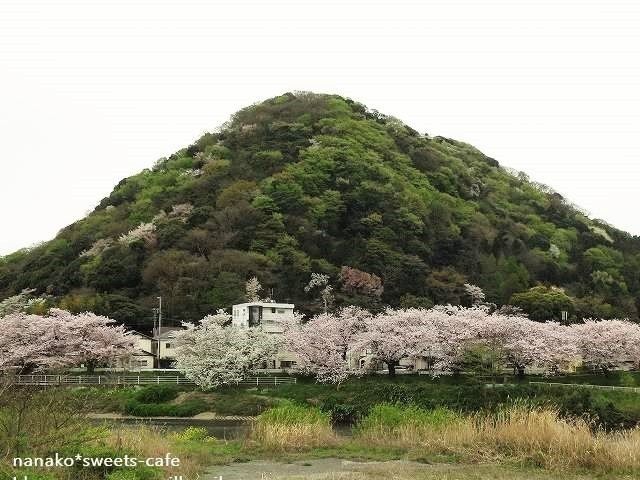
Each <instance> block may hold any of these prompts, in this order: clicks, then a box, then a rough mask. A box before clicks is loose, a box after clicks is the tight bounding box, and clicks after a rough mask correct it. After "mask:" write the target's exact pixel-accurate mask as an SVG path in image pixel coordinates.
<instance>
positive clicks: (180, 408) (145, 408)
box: [124, 399, 209, 417]
mask: <svg viewBox="0 0 640 480" xmlns="http://www.w3.org/2000/svg"><path fill="white" fill-rule="evenodd" d="M208 409H209V407H208V405H207V403H206V402H205V401H204V400H201V399H194V400H190V401H188V402H184V403H183V404H180V405H174V404H171V403H140V402H138V401H137V400H133V399H132V400H129V401H128V402H127V403H126V404H125V406H124V413H126V414H127V415H134V416H136V417H192V416H194V415H197V414H198V413H202V412H206V411H207V410H208Z"/></svg>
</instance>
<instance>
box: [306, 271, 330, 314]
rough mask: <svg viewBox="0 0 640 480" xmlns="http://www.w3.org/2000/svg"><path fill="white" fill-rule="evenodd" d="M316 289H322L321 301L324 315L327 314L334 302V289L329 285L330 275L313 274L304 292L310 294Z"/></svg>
mask: <svg viewBox="0 0 640 480" xmlns="http://www.w3.org/2000/svg"><path fill="white" fill-rule="evenodd" d="M316 288H318V289H320V299H321V300H322V305H323V309H324V313H327V312H328V311H329V307H330V306H331V304H332V303H333V300H334V297H333V287H332V286H331V285H329V275H325V274H323V273H312V274H311V280H309V283H308V284H307V285H306V286H305V287H304V291H305V292H307V293H308V292H310V291H312V290H314V289H316Z"/></svg>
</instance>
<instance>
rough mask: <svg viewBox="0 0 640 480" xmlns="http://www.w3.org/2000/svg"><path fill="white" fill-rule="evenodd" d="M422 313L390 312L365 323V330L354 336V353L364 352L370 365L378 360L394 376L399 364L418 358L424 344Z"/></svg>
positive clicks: (411, 311) (414, 311) (391, 310)
mask: <svg viewBox="0 0 640 480" xmlns="http://www.w3.org/2000/svg"><path fill="white" fill-rule="evenodd" d="M421 312H423V311H422V310H418V309H410V310H393V309H387V310H385V311H384V312H382V313H379V314H378V315H375V316H371V317H369V318H367V320H366V326H365V330H364V331H363V332H362V333H359V334H358V335H357V336H356V337H355V342H354V347H353V349H354V350H355V351H359V352H362V353H365V354H366V355H367V356H366V359H367V361H368V362H369V365H370V366H371V365H373V364H374V363H375V362H376V361H380V362H383V363H385V364H386V365H387V370H388V372H389V375H392V376H393V375H395V373H396V367H397V366H398V365H399V364H400V361H401V360H403V359H405V358H408V357H414V356H417V355H418V354H419V353H420V352H421V342H423V341H424V337H423V336H424V330H423V318H422V316H421Z"/></svg>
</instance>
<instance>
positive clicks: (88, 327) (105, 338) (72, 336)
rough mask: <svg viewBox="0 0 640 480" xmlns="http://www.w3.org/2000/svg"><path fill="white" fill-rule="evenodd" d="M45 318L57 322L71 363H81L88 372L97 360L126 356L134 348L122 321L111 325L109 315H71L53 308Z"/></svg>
mask: <svg viewBox="0 0 640 480" xmlns="http://www.w3.org/2000/svg"><path fill="white" fill-rule="evenodd" d="M46 318H48V319H49V320H55V322H54V323H56V324H57V325H59V328H60V330H59V331H60V333H62V334H63V345H64V349H65V351H66V352H67V353H68V355H69V356H70V357H71V358H72V359H73V363H74V364H79V363H82V364H84V365H85V367H86V369H87V372H88V373H92V372H93V371H94V369H95V367H97V366H99V365H101V364H105V365H112V364H114V363H115V362H117V361H119V360H120V361H122V360H127V359H128V358H129V357H131V355H133V353H134V352H135V348H136V342H135V339H134V337H133V336H132V335H131V334H130V333H129V332H127V331H126V330H125V328H124V326H123V325H113V324H114V323H115V322H114V321H113V320H111V319H110V318H107V317H103V316H101V315H96V314H95V313H91V312H84V313H78V314H75V315H74V314H72V313H70V312H67V311H66V310H60V309H57V308H52V309H51V310H50V311H49V316H48V317H46Z"/></svg>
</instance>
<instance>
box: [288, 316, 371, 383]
mask: <svg viewBox="0 0 640 480" xmlns="http://www.w3.org/2000/svg"><path fill="white" fill-rule="evenodd" d="M369 317H370V313H369V312H367V311H366V310H363V309H361V308H358V307H347V308H344V309H342V310H340V311H339V312H337V313H333V314H329V313H323V314H320V315H316V316H315V317H313V318H311V319H310V320H309V321H308V322H306V323H300V322H291V323H290V324H289V325H288V326H287V328H286V329H285V345H286V348H287V350H288V351H290V352H291V353H294V354H295V355H296V356H297V358H298V360H299V361H298V365H299V367H300V369H301V370H302V371H304V372H306V373H308V374H311V375H314V376H315V377H316V380H317V381H318V382H321V383H335V384H338V385H339V384H340V383H342V382H343V381H344V380H346V379H347V378H348V377H349V376H350V375H355V374H358V373H359V370H358V368H357V367H355V366H354V365H352V364H351V363H350V360H351V359H350V355H349V354H350V351H351V349H352V347H353V344H354V340H355V337H356V335H357V334H359V333H361V332H363V331H364V330H365V326H366V322H367V320H368V318H369Z"/></svg>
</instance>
